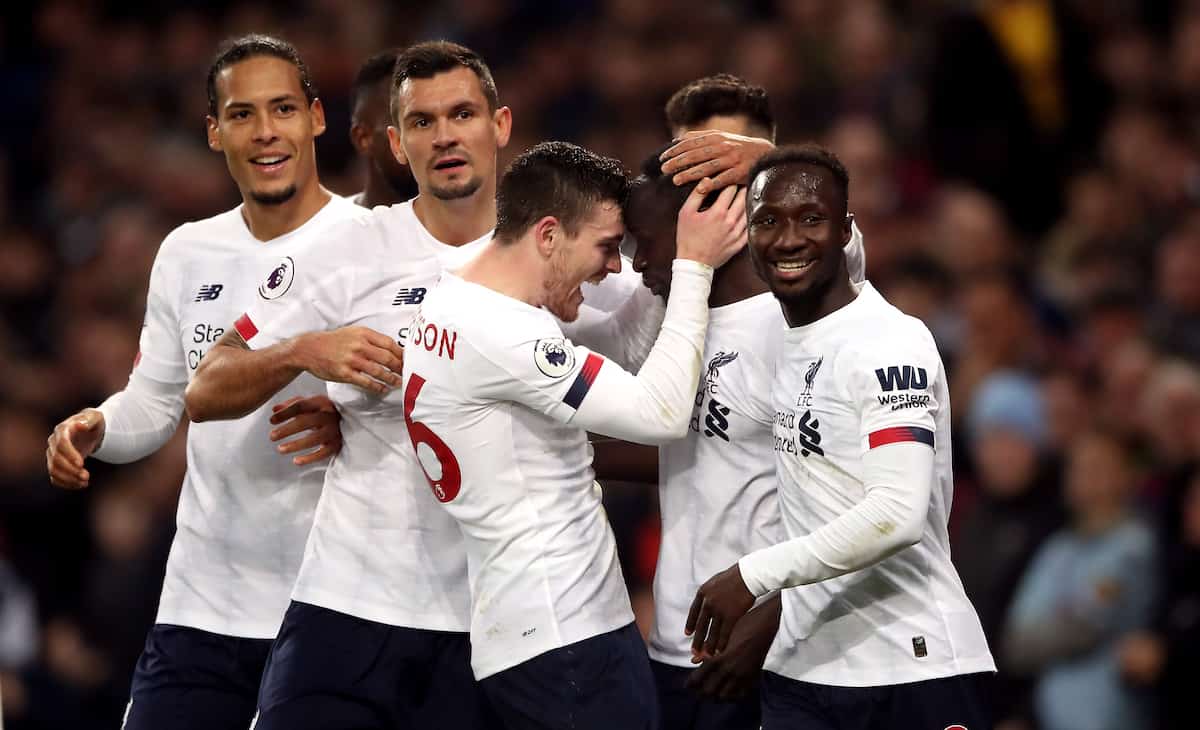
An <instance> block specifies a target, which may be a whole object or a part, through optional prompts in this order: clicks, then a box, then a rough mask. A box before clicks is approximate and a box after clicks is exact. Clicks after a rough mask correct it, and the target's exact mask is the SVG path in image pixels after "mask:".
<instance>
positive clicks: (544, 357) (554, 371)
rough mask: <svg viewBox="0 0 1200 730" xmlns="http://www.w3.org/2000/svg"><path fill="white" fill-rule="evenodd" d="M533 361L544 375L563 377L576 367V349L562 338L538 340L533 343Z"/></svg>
mask: <svg viewBox="0 0 1200 730" xmlns="http://www.w3.org/2000/svg"><path fill="white" fill-rule="evenodd" d="M533 362H534V364H536V365H537V367H538V370H541V371H542V375H545V376H546V377H548V378H561V377H562V376H564V375H566V374H568V373H570V372H571V371H572V370H574V369H575V350H574V349H573V348H572V347H570V346H569V345H568V344H567V341H566V340H564V339H561V338H554V339H549V340H538V341H537V342H535V343H534V344H533Z"/></svg>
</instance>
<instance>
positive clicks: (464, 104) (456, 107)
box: [404, 99, 480, 120]
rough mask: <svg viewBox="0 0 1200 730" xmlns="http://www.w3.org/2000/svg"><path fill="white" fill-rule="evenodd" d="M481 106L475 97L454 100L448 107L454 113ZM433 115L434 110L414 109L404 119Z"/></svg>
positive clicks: (434, 113) (434, 114)
mask: <svg viewBox="0 0 1200 730" xmlns="http://www.w3.org/2000/svg"><path fill="white" fill-rule="evenodd" d="M479 108H480V104H479V102H477V101H475V100H474V99H459V100H458V101H456V102H454V103H453V104H452V105H450V106H449V107H448V109H449V113H450V114H454V113H456V112H459V111H462V110H463V109H472V110H474V109H479ZM432 116H436V112H432V111H429V110H422V109H413V110H412V111H410V112H407V113H406V114H405V115H404V119H405V120H409V119H414V118H419V117H432Z"/></svg>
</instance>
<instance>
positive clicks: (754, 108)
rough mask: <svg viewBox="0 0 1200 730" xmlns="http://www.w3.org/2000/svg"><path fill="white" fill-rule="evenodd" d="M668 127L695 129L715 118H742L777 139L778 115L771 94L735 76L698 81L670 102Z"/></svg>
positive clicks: (674, 95)
mask: <svg viewBox="0 0 1200 730" xmlns="http://www.w3.org/2000/svg"><path fill="white" fill-rule="evenodd" d="M666 112H667V124H668V125H670V126H671V128H672V129H674V128H675V127H694V126H696V125H697V124H700V123H701V122H703V121H704V120H706V119H710V118H712V117H715V116H733V115H735V114H741V115H744V116H745V117H747V118H748V119H749V120H750V121H751V122H753V123H754V124H755V125H757V126H760V127H762V128H763V129H765V130H767V131H768V132H769V133H770V135H771V138H772V139H774V137H775V115H774V114H772V113H771V99H770V98H769V97H768V96H767V90H766V89H764V88H763V87H761V86H754V85H753V84H751V83H750V82H748V81H746V80H745V79H743V78H741V77H740V76H734V75H733V74H717V75H715V76H705V77H704V78H702V79H696V80H695V81H693V82H691V83H690V84H688V85H686V86H684V87H683V88H682V89H680V90H679V91H676V92H675V93H674V94H672V95H671V98H670V99H669V100H668V101H667V108H666Z"/></svg>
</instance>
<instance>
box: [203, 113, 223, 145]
mask: <svg viewBox="0 0 1200 730" xmlns="http://www.w3.org/2000/svg"><path fill="white" fill-rule="evenodd" d="M204 121H205V122H206V125H205V126H206V127H207V134H208V148H209V149H210V150H212V151H213V152H220V151H221V138H220V136H218V135H217V118H216V117H214V116H213V115H211V114H208V115H205V117H204Z"/></svg>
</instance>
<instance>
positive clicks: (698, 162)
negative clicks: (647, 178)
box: [661, 130, 775, 193]
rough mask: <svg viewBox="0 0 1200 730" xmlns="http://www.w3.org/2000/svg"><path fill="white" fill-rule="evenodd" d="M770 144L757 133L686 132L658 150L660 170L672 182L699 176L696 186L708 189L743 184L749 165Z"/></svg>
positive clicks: (750, 166) (703, 190) (703, 189)
mask: <svg viewBox="0 0 1200 730" xmlns="http://www.w3.org/2000/svg"><path fill="white" fill-rule="evenodd" d="M774 148H775V145H773V144H771V142H770V141H769V140H766V139H761V138H759V137H746V136H743V135H740V134H731V133H729V132H718V131H712V130H708V131H696V132H687V133H685V134H684V135H683V139H681V140H679V142H677V143H676V144H674V145H672V146H671V147H669V148H668V149H667V150H666V151H665V152H663V153H662V156H661V159H662V171H663V174H664V175H671V176H672V178H671V182H673V183H675V184H676V185H687V184H688V183H692V182H695V181H697V180H699V181H700V182H699V184H698V185H697V188H698V189H700V191H701V193H708V192H709V191H711V190H719V189H721V188H723V187H725V186H726V185H745V184H746V182H747V178H748V177H749V175H750V168H752V167H754V163H756V162H758V160H759V158H761V157H762V156H763V155H765V154H766V153H767V152H770V151H771V150H772V149H774ZM705 178H707V180H706V179H705Z"/></svg>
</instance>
